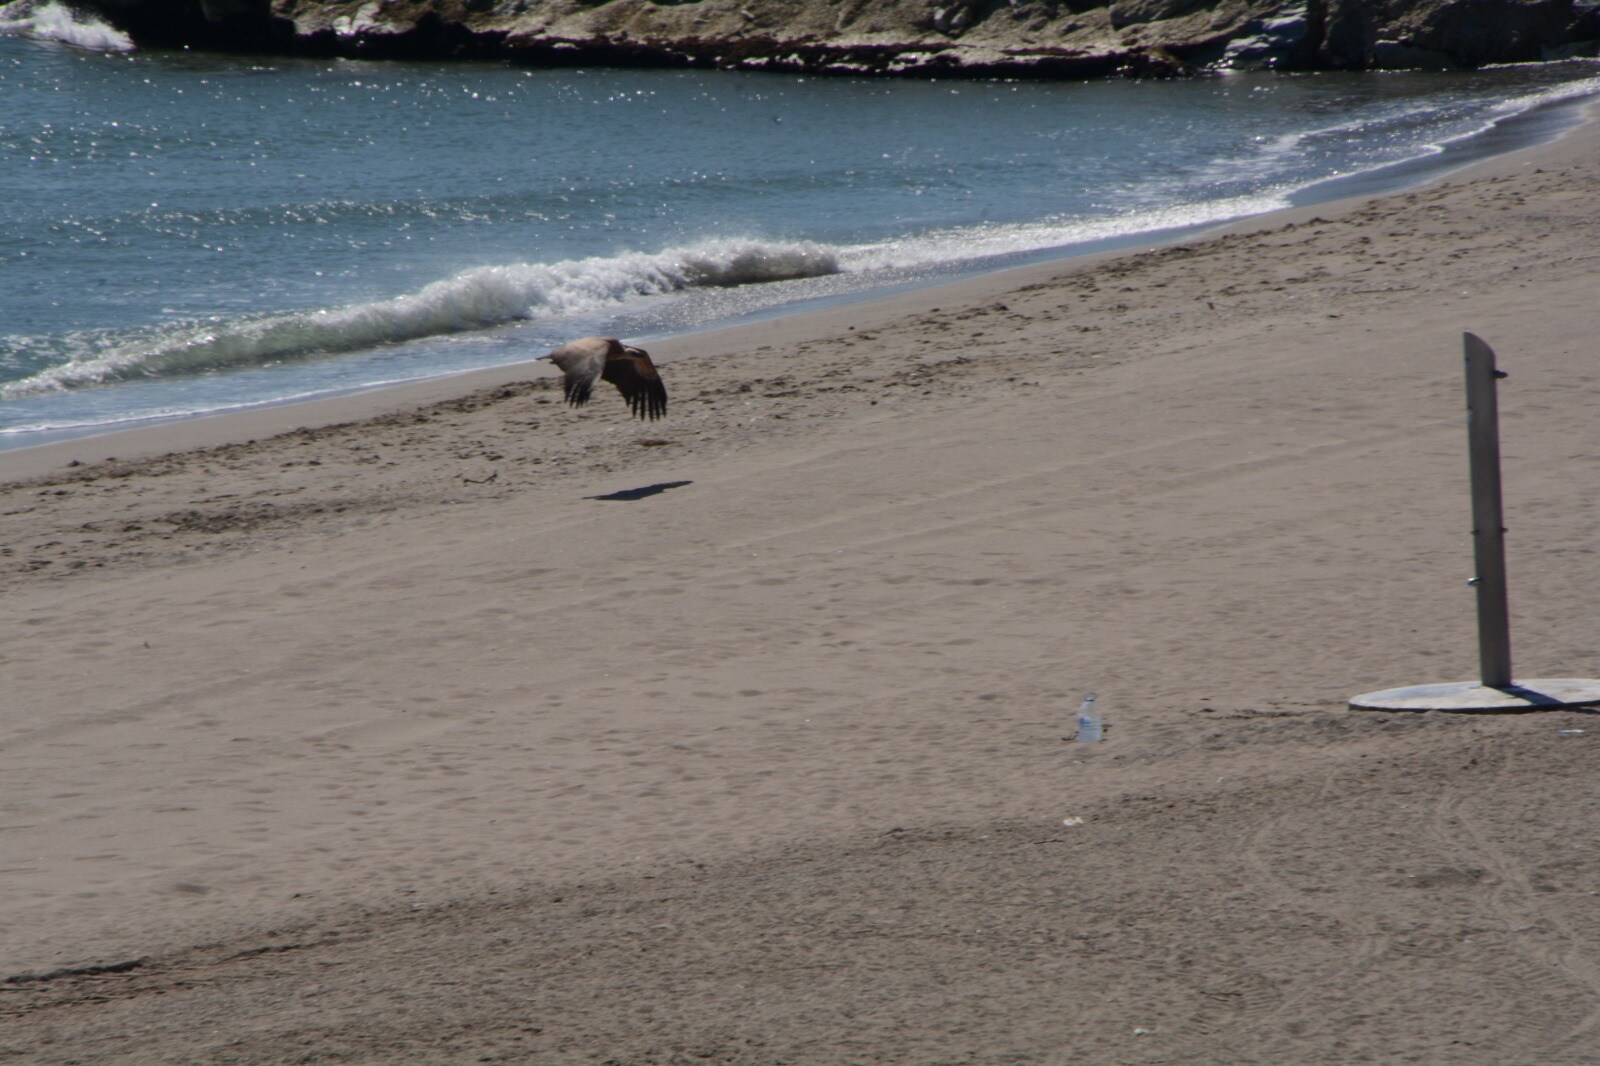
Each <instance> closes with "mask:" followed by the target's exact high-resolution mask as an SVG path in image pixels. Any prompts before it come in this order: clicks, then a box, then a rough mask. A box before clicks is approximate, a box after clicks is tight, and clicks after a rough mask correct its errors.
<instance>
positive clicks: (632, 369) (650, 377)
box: [600, 344, 667, 422]
mask: <svg viewBox="0 0 1600 1066" xmlns="http://www.w3.org/2000/svg"><path fill="white" fill-rule="evenodd" d="M618 348H620V349H621V351H617V352H612V353H611V354H610V355H608V356H607V358H606V363H605V367H604V369H602V370H601V371H600V376H601V377H602V378H604V379H605V380H607V381H609V382H611V384H613V385H615V386H616V387H617V389H618V390H619V391H620V392H621V393H622V398H623V399H624V400H627V401H628V406H629V407H631V408H632V409H633V416H634V417H635V418H648V419H650V420H651V421H652V422H653V421H655V420H656V419H658V418H660V417H662V416H663V415H665V414H666V413H667V387H666V386H665V385H663V384H662V383H661V375H660V374H658V373H656V365H655V364H654V363H652V362H651V361H650V353H649V352H647V351H645V350H644V349H643V348H632V347H629V346H628V345H625V344H618Z"/></svg>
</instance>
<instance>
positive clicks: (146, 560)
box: [0, 127, 1600, 1064]
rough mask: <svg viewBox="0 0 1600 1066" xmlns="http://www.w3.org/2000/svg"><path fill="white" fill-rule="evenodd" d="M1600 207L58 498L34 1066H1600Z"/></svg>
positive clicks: (1484, 214)
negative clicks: (1490, 655)
mask: <svg viewBox="0 0 1600 1066" xmlns="http://www.w3.org/2000/svg"><path fill="white" fill-rule="evenodd" d="M1597 162H1600V135H1597V131H1596V129H1595V128H1594V127H1587V128H1585V129H1583V130H1581V131H1579V132H1577V133H1575V134H1573V135H1571V136H1569V137H1567V138H1566V139H1564V140H1562V141H1561V142H1559V143H1557V144H1555V145H1552V146H1547V147H1545V148H1542V149H1539V150H1536V151H1534V152H1530V153H1524V154H1522V155H1519V156H1514V157H1508V158H1506V159H1502V160H1499V161H1497V162H1495V163H1493V164H1490V165H1487V166H1485V167H1480V168H1478V169H1475V170H1473V171H1468V172H1463V173H1461V174H1458V175H1456V176H1455V177H1453V178H1451V179H1449V180H1446V181H1443V182H1440V183H1436V184H1434V185H1431V186H1428V187H1426V188H1424V189H1422V190H1419V191H1414V192H1410V193H1406V194H1403V195H1397V196H1391V197H1388V198H1384V199H1380V200H1375V201H1369V202H1354V203H1344V204H1339V205H1333V206H1331V207H1323V208H1319V209H1317V210H1316V211H1315V212H1310V211H1304V212H1299V213H1297V214H1294V215H1289V216H1279V217H1272V218H1267V219H1261V220H1257V221H1255V222H1253V223H1251V224H1250V225H1248V226H1244V227H1240V228H1239V229H1237V230H1236V231H1235V232H1233V233H1230V234H1228V235H1224V236H1220V237H1213V238H1209V239H1204V240H1198V241H1195V242H1192V243H1189V244H1186V245H1183V246H1179V247H1173V248H1167V249H1161V250H1155V251H1150V252H1146V253H1144V254H1135V255H1128V256H1125V257H1122V258H1111V259H1105V258H1103V259H1098V260H1093V261H1084V262H1073V261H1069V262H1064V263H1057V264H1052V265H1049V266H1047V267H1042V268H1031V269H1029V270H1026V271H1022V272H1013V273H1009V274H1005V275H999V276H995V277H990V278H986V279H983V280H981V281H977V282H970V283H965V284H962V285H958V286H953V287H946V288H942V289H937V290H928V291H924V292H918V293H912V294H908V295H902V296H898V297H895V298H893V299H890V300H884V301H879V302H874V303H868V304H859V305H854V306H850V307H845V308H840V309H834V310H831V311H828V312H825V313H818V314H809V315H801V316H794V317H791V318H788V319H784V320H782V321H779V322H776V323H769V324H766V325H762V326H759V327H749V328H742V329H736V330H728V331H723V332H719V333H715V334H706V335H701V336H695V337H686V338H682V339H679V340H676V341H673V342H672V343H670V344H666V345H662V346H661V347H660V349H659V354H660V355H661V356H662V357H663V362H664V364H665V368H666V369H665V373H666V375H667V377H668V381H669V387H670V388H671V390H672V403H673V410H672V415H671V417H670V418H669V419H668V420H667V421H666V422H664V423H658V424H655V425H649V426H643V425H639V424H636V423H630V422H629V421H628V420H627V419H626V417H625V411H624V409H623V407H622V404H621V401H620V400H619V399H618V398H617V397H616V396H615V395H614V394H608V395H606V396H605V397H603V398H602V400H601V402H599V403H598V404H596V405H594V406H591V407H589V408H587V409H585V410H583V411H581V412H573V411H570V410H568V409H567V408H565V407H564V406H562V405H561V404H560V403H559V393H558V392H557V391H555V390H554V389H553V388H552V384H553V381H552V378H551V377H550V375H549V373H548V372H547V371H546V370H544V369H542V368H532V367H528V368H518V369H516V370H514V371H508V372H507V371H503V372H497V373H496V374H493V375H483V376H478V377H475V378H471V379H453V380H452V381H449V382H445V383H435V384H433V385H429V386H426V387H424V388H423V389H421V390H420V391H419V390H411V391H409V392H399V393H382V394H375V395H369V396H364V397H359V398H355V399H347V400H341V401H338V402H336V403H331V404H321V405H308V406H304V407H296V408H284V409H279V410H276V411H272V412H265V413H258V414H256V415H251V416H248V417H243V416H241V417H237V418H230V419H220V420H212V421H207V422H203V423H191V424H188V425H183V426H176V427H162V428H159V429H156V430H151V431H144V432H142V433H134V434H124V435H119V436H116V437H110V438H102V439H99V440H95V441H86V442H79V443H76V444H70V445H62V446H53V447H51V448H45V449H37V450H31V451H29V452H26V453H13V454H11V455H6V456H3V457H0V467H3V468H4V469H5V470H6V471H7V472H8V477H9V479H10V480H9V481H8V482H7V483H6V484H5V485H3V486H0V511H3V513H4V515H5V530H6V535H5V538H4V546H3V547H0V571H3V574H4V590H5V591H4V599H3V604H4V607H3V617H0V654H3V656H4V663H3V670H4V678H5V681H4V708H3V722H0V724H3V756H0V758H3V763H0V774H3V781H4V786H3V789H4V791H3V802H4V818H3V823H4V824H3V830H4V831H3V834H0V848H3V853H0V870H3V875H4V879H3V886H4V890H3V893H0V929H3V933H0V959H3V960H4V963H3V969H0V1061H23V1062H29V1063H33V1062H39V1063H68V1062H78V1063H91V1062H92V1063H101V1062H117V1063H122V1062H146V1061H149V1062H155V1061H162V1062H184V1063H198V1062H207V1063H209V1062H216V1063H223V1062H226V1063H288V1062H320V1061H355V1062H372V1063H391V1062H395V1063H402V1062H403V1063H415V1062H482V1061H507V1062H541V1063H542V1062H567V1061H590V1060H594V1061H605V1062H614V1063H656V1062H694V1061H718V1062H732V1063H751V1064H756V1063H777V1062H790V1063H807V1062H869V1061H872V1062H877V1061H899V1062H916V1063H936V1062H992V1063H1000V1062H1006V1063H1016V1062H1039V1063H1069V1062H1071V1063H1077V1062H1096V1063H1099V1062H1107V1063H1113V1062H1114V1063H1145V1062H1149V1063H1197V1062H1260V1063H1312V1062H1329V1063H1345V1062H1362V1061H1375V1062H1400V1061H1407V1062H1450V1063H1461V1062H1472V1063H1578V1062H1600V852H1597V847H1596V844H1597V839H1600V774H1596V773H1595V764H1596V761H1597V753H1600V719H1597V718H1595V717H1593V716H1592V715H1589V714H1585V713H1581V712H1554V713H1538V714H1529V715H1520V716H1450V715H1439V714H1427V715H1398V716H1391V715H1380V714H1370V713H1361V712H1352V711H1349V710H1348V709H1347V708H1346V706H1345V701H1346V700H1347V699H1348V698H1349V697H1350V696H1352V695H1355V694H1357V693H1362V692H1366V691H1370V690H1373V689H1379V688H1387V687H1391V686H1395V685H1404V684H1414V683H1423V682H1430V681H1451V680H1465V679H1470V678H1472V677H1474V676H1475V674H1476V651H1475V643H1474V629H1473V627H1474V615H1473V600H1472V595H1473V594H1472V593H1471V592H1470V590H1468V589H1467V588H1466V586H1465V584H1464V579H1465V578H1466V577H1467V576H1468V574H1469V573H1470V570H1471V559H1470V543H1469V542H1470V538H1469V536H1468V529H1469V526H1470V520H1469V516H1468V510H1467V498H1466V459H1465V433H1464V428H1463V423H1464V419H1463V400H1462V393H1461V358H1460V336H1461V332H1462V331H1463V330H1468V329H1470V330H1473V331H1475V332H1478V333H1479V334H1481V335H1482V336H1483V337H1484V338H1485V339H1487V340H1489V341H1490V343H1491V344H1493V345H1495V347H1496V348H1497V350H1498V351H1499V353H1500V357H1501V365H1502V366H1503V367H1505V368H1507V369H1508V370H1509V371H1510V374H1511V376H1510V378H1509V380H1508V381H1507V382H1506V383H1504V385H1503V387H1502V399H1501V404H1502V417H1503V426H1502V435H1503V440H1504V448H1505V471H1506V479H1507V507H1508V514H1509V520H1508V525H1509V526H1510V528H1511V533H1510V550H1511V581H1512V585H1511V592H1512V609H1513V634H1514V639H1515V641H1516V651H1517V674H1518V676H1519V677H1561V676H1586V677H1593V676H1596V675H1597V674H1600V623H1597V621H1596V596H1597V593H1600V555H1597V553H1596V543H1597V529H1600V417H1597V406H1600V403H1597V401H1600V355H1597V349H1596V347H1595V344H1596V338H1597V337H1600V211H1596V209H1595V205H1596V204H1597V203H1600V167H1597ZM430 390H431V391H430ZM422 401H426V402H424V403H423V405H422V406H417V404H418V403H419V402H422ZM341 420H343V421H342V422H341ZM296 426H304V427H306V428H300V429H295V428H294V427H296ZM285 430H292V431H291V432H286V433H284V432H283V431H285ZM273 433H281V435H275V436H274V435H270V434H273ZM249 438H254V439H253V440H252V439H249ZM247 441H248V442H247ZM199 444H206V445H208V446H207V447H205V448H202V449H201V450H191V451H184V452H180V453H177V454H161V453H162V452H163V451H168V450H171V449H173V448H177V447H180V446H182V447H187V446H194V445H199ZM108 452H109V453H112V454H116V455H118V456H120V458H119V459H116V460H106V459H104V457H105V455H106V454H107V453H108ZM69 459H75V460H76V461H78V462H79V463H81V464H82V465H77V466H72V467H68V466H66V465H65V464H66V462H67V461H68V460H69ZM19 479H20V480H19ZM1090 688H1093V689H1096V690H1098V691H1099V692H1100V693H1101V694H1102V702H1103V703H1104V704H1105V706H1106V710H1107V720H1108V722H1109V736H1108V740H1107V742H1106V743H1105V744H1103V745H1101V746H1100V747H1099V748H1098V749H1091V750H1084V749H1083V748H1082V747H1080V746H1078V745H1075V744H1073V743H1071V742H1069V741H1067V740H1066V739H1064V738H1065V737H1067V736H1068V735H1070V734H1071V731H1072V728H1073V726H1072V721H1071V715H1072V712H1073V710H1074V708H1075V707H1076V704H1077V702H1078V699H1079V698H1080V696H1081V694H1082V693H1083V691H1084V690H1086V689H1090ZM1080 819H1081V821H1079V820H1080ZM1067 823H1071V824H1067ZM6 975H11V976H6Z"/></svg>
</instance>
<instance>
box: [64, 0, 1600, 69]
mask: <svg viewBox="0 0 1600 1066" xmlns="http://www.w3.org/2000/svg"><path fill="white" fill-rule="evenodd" d="M74 2H75V3H76V4H77V5H78V6H80V7H83V8H86V9H88V10H91V11H93V12H95V13H97V14H99V15H100V16H101V17H103V18H105V19H106V20H107V21H109V22H111V23H112V24H113V25H115V26H117V27H118V28H120V29H122V30H123V31H125V32H126V33H128V34H129V35H130V36H131V37H132V38H133V39H134V40H135V41H136V42H138V43H140V44H141V45H146V46H158V47H159V46H190V47H200V48H212V49H225V50H233V51H249V52H282V53H295V54H313V55H347V56H371V57H409V58H419V57H459V58H497V59H504V60H510V61H513V62H519V63H525V64H529V65H535V66H576V65H583V66H601V65H608V66H657V67H702V68H720V69H735V70H773V71H793V72H808V73H842V74H899V75H910V76H921V77H1024V78H1095V77H1106V76H1115V75H1122V76H1134V77H1159V76H1168V75H1176V74H1184V73H1190V72H1194V71H1197V70H1201V69H1206V68H1212V67H1234V68H1268V69H1281V70H1311V69H1351V70H1362V69H1368V68H1371V67H1390V66H1476V65H1481V64H1484V63H1499V62H1523V61H1528V60H1539V59H1550V58H1560V57H1566V56H1570V55H1577V54H1594V53H1595V51H1596V42H1597V36H1600V17H1597V16H1596V13H1595V9H1594V8H1593V7H1592V6H1583V5H1582V4H1581V3H1574V0H1113V2H1111V3H1110V4H1109V5H1103V4H1102V3H1101V2H1100V0H74Z"/></svg>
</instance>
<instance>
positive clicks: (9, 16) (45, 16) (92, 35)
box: [0, 0, 133, 52]
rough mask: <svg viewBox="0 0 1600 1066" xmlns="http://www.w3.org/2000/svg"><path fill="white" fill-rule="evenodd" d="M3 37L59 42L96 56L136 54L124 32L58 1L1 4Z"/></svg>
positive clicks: (0, 13)
mask: <svg viewBox="0 0 1600 1066" xmlns="http://www.w3.org/2000/svg"><path fill="white" fill-rule="evenodd" d="M0 34H10V35H13V36H18V37H33V38H36V39H38V40H42V41H57V42H59V43H61V44H70V45H72V46H73V47H75V48H85V49H88V50H90V51H94V52H131V51H132V50H133V41H132V39H131V38H129V37H128V35H127V34H125V33H123V32H122V31H121V30H119V29H117V28H116V27H114V26H110V25H107V24H106V23H104V22H102V21H101V20H99V19H97V18H95V17H94V16H93V15H88V14H83V13H80V12H76V11H73V10H72V9H71V8H69V7H67V6H66V5H64V4H60V3H57V2H56V0H46V2H44V3H40V2H38V0H12V2H11V3H9V4H0Z"/></svg>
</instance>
